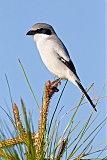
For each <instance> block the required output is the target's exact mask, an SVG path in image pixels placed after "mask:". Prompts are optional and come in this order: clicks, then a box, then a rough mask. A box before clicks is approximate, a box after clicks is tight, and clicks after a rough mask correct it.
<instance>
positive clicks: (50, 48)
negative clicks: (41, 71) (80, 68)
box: [26, 23, 97, 111]
mask: <svg viewBox="0 0 107 160" xmlns="http://www.w3.org/2000/svg"><path fill="white" fill-rule="evenodd" d="M26 35H29V36H33V39H34V41H35V43H36V46H37V49H38V51H39V54H40V56H41V59H42V61H43V63H44V64H45V66H46V67H47V69H48V70H49V71H50V72H51V73H53V74H54V75H55V76H57V77H58V78H59V79H60V80H63V79H65V80H69V81H70V82H72V83H73V84H74V85H76V86H77V87H78V88H79V89H80V90H81V91H82V93H83V94H84V95H85V97H86V98H87V100H88V101H89V103H90V104H91V106H92V107H93V108H94V110H95V111H97V110H96V105H95V104H94V103H93V101H92V100H91V98H90V96H89V95H88V93H87V91H86V90H85V89H84V87H83V85H82V84H81V81H80V78H79V76H78V75H77V71H76V68H75V66H74V63H73V62H72V60H71V58H70V55H69V53H68V50H67V48H66V47H65V45H64V43H63V42H62V41H61V39H60V38H59V37H58V35H57V34H56V32H55V30H54V28H53V27H52V26H51V25H50V24H47V23H36V24H34V25H33V26H32V28H31V29H30V30H29V31H28V32H27V33H26Z"/></svg>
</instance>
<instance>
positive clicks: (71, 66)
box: [59, 57, 80, 80]
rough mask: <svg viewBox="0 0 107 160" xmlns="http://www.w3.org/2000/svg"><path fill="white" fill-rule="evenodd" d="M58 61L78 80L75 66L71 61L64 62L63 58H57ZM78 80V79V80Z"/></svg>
mask: <svg viewBox="0 0 107 160" xmlns="http://www.w3.org/2000/svg"><path fill="white" fill-rule="evenodd" d="M59 59H60V60H61V61H62V62H63V63H64V64H65V65H66V66H67V67H68V68H69V69H70V70H71V71H72V72H73V73H74V74H75V75H76V76H77V78H78V79H79V77H78V75H77V73H76V69H75V66H74V64H73V62H72V61H71V60H69V61H66V60H65V59H64V58H63V57H59ZM79 80H80V79H79Z"/></svg>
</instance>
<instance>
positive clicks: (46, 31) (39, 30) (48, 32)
mask: <svg viewBox="0 0 107 160" xmlns="http://www.w3.org/2000/svg"><path fill="white" fill-rule="evenodd" d="M36 33H41V34H47V35H51V34H52V33H51V30H50V29H46V28H40V29H37V30H36Z"/></svg>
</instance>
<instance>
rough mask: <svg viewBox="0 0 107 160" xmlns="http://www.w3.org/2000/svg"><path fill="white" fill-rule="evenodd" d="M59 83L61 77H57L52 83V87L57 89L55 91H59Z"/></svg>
mask: <svg viewBox="0 0 107 160" xmlns="http://www.w3.org/2000/svg"><path fill="white" fill-rule="evenodd" d="M58 84H59V85H60V84H61V79H60V78H59V79H56V80H55V81H53V82H52V83H51V89H53V90H55V92H58V91H59V89H58V88H57V87H58Z"/></svg>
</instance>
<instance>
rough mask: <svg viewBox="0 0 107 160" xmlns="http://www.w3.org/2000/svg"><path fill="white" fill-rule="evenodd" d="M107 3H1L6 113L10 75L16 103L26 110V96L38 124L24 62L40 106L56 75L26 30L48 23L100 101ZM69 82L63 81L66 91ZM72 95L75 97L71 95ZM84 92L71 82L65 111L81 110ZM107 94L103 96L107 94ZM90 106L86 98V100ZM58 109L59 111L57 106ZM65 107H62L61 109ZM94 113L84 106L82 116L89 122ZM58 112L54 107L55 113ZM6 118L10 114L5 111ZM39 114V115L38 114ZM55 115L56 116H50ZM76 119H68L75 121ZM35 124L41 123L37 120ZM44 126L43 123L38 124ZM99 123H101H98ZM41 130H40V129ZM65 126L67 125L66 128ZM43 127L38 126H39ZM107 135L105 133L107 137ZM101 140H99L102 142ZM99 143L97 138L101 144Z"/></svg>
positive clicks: (0, 94) (102, 107)
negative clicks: (79, 107) (44, 60)
mask: <svg viewBox="0 0 107 160" xmlns="http://www.w3.org/2000/svg"><path fill="white" fill-rule="evenodd" d="M105 9H106V8H105V1H103V0H87V1H85V0H68V1H65V0H64V1H63V2H62V1H57V0H54V1H53V2H52V1H49V0H47V1H39V0H36V1H35V0H31V1H25V0H23V1H21V0H19V1H17V2H16V1H13V0H11V1H4V0H1V1H0V106H2V107H3V108H4V109H6V104H5V101H4V98H5V99H6V101H7V104H8V106H9V107H10V108H11V102H10V97H9V92H8V87H7V83H6V79H5V73H6V75H7V77H8V80H9V84H10V88H11V93H12V98H13V101H14V102H15V103H16V104H17V105H18V106H19V108H20V110H21V104H20V97H22V98H23V99H24V101H25V104H26V107H27V109H28V110H31V111H33V112H34V113H33V114H34V116H35V115H36V120H37V118H38V116H39V112H38V109H37V106H36V104H35V101H34V99H33V96H32V95H31V92H30V90H29V87H28V85H27V82H26V80H25V77H24V75H23V72H22V70H21V67H20V64H19V62H18V58H19V59H20V60H21V62H22V64H23V66H24V69H25V71H26V73H27V76H28V78H29V81H30V83H31V86H32V88H33V90H34V92H35V95H36V97H37V100H38V103H39V104H40V105H41V103H42V96H43V89H44V83H45V82H47V80H49V79H50V80H51V81H52V80H53V78H54V76H53V75H52V74H51V73H50V72H49V71H48V70H47V69H46V68H45V66H44V64H43V63H42V61H41V59H40V56H39V54H38V51H37V49H36V46H35V43H34V42H33V39H32V38H31V37H28V36H26V32H27V31H28V30H29V29H30V28H31V27H32V25H33V24H35V23H38V22H46V23H49V24H51V25H52V26H53V27H54V29H55V31H56V33H57V34H58V36H59V37H60V38H61V39H62V41H63V42H64V44H65V45H66V47H67V49H68V51H69V54H70V57H71V59H72V60H73V62H74V64H75V67H76V69H77V73H78V75H79V77H80V79H81V82H82V84H83V85H84V87H85V88H89V87H90V85H91V84H92V83H94V94H93V92H92V90H90V92H89V94H90V96H91V97H92V98H97V97H98V96H99V94H100V92H101V89H102V87H103V85H104V83H105V81H106V67H107V66H106V36H105V33H106V19H105V18H106V13H105ZM64 83H65V82H62V84H61V86H59V89H60V91H61V89H62V87H63V85H64ZM59 95H60V92H59V93H56V95H55V96H54V97H53V99H52V102H51V103H53V104H54V105H55V104H56V102H57V99H58V97H59ZM68 95H69V96H68ZM81 95H82V94H81V92H80V90H79V89H78V88H77V87H75V86H74V85H73V84H71V83H70V82H69V83H68V84H67V87H66V90H65V92H64V95H63V98H62V100H61V103H60V106H59V107H60V108H61V107H62V106H65V107H64V109H63V112H62V113H65V112H67V111H68V110H69V109H71V108H73V107H75V106H76V105H77V104H78V102H79V100H80V98H81ZM105 95H106V92H104V93H103V96H105ZM84 102H86V99H85V100H84ZM54 105H53V107H54ZM60 108H59V109H60ZM91 111H92V107H91V106H90V104H89V103H87V104H86V105H84V106H83V108H82V107H81V109H80V113H79V117H78V118H80V119H81V118H83V117H84V118H86V117H87V116H89V114H90V113H91ZM99 111H101V113H100V117H99V121H101V120H102V118H104V117H106V98H104V99H101V100H100V102H99V105H98V112H99ZM52 112H53V108H51V107H50V113H52ZM0 113H1V115H0V116H1V118H2V119H6V115H5V114H4V113H2V110H0ZM37 113H38V114H37ZM50 116H51V114H50ZM69 117H70V115H69V116H68V119H69ZM34 120H35V119H34ZM37 123H38V122H37ZM95 125H97V122H96V124H95ZM35 128H36V127H35ZM62 128H63V127H62ZM36 129H37V128H36ZM105 131H106V129H105V128H104V129H103V134H104V133H106V132H105ZM105 137H106V134H104V138H105ZM100 138H101V136H99V140H100ZM95 144H97V140H96V141H95Z"/></svg>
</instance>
